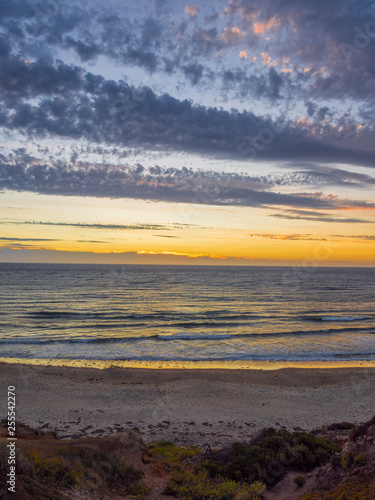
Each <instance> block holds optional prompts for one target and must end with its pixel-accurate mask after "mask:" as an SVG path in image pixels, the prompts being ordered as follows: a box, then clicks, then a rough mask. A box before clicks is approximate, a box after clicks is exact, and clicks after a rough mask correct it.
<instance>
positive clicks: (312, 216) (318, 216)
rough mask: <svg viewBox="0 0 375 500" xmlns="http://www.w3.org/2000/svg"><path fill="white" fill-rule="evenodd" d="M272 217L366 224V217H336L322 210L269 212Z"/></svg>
mask: <svg viewBox="0 0 375 500" xmlns="http://www.w3.org/2000/svg"><path fill="white" fill-rule="evenodd" d="M271 216H272V217H276V218H278V219H287V220H307V221H312V222H340V223H349V224H362V223H366V224H368V223H369V221H368V220H366V219H358V218H349V217H336V216H332V215H328V214H325V213H324V212H314V211H304V210H284V211H283V213H274V214H271Z"/></svg>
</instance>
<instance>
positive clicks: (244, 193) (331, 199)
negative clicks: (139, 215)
mask: <svg viewBox="0 0 375 500" xmlns="http://www.w3.org/2000/svg"><path fill="white" fill-rule="evenodd" d="M0 179H1V185H0V187H2V188H3V189H9V190H16V191H31V192H37V193H43V194H56V195H57V194H58V195H68V196H69V195H72V196H73V195H74V196H77V195H78V196H93V197H111V198H135V199H144V200H153V201H167V202H176V203H197V204H205V205H208V204H212V205H232V206H248V207H269V206H288V207H296V208H313V209H314V208H315V209H327V210H332V209H343V208H375V204H374V203H367V202H363V201H353V200H340V199H338V198H337V197H335V196H332V195H328V196H324V194H323V193H321V192H313V193H309V192H302V193H295V194H283V193H279V192H274V191H271V188H272V187H273V185H274V183H273V181H272V178H271V179H269V178H267V177H264V176H249V175H245V174H233V173H224V172H222V173H218V172H204V171H194V170H192V169H188V168H185V167H184V168H182V169H176V168H167V169H162V168H160V167H159V166H155V167H150V168H148V169H146V168H144V167H143V166H142V165H136V166H134V167H131V166H127V167H124V166H116V165H102V164H98V165H95V164H90V163H84V162H78V163H76V164H66V163H63V162H61V161H59V162H55V163H43V162H41V161H39V160H36V159H32V158H30V157H29V156H27V155H26V157H25V158H24V157H23V156H18V157H11V158H8V159H6V158H5V157H3V158H1V159H0ZM111 227H112V226H111ZM128 228H130V227H128ZM148 228H149V229H152V226H149V227H148Z"/></svg>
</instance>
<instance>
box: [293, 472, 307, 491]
mask: <svg viewBox="0 0 375 500" xmlns="http://www.w3.org/2000/svg"><path fill="white" fill-rule="evenodd" d="M293 482H294V483H295V484H296V485H297V486H298V487H299V488H302V486H303V485H304V484H305V482H306V479H305V478H304V476H301V475H300V474H299V475H298V476H294V478H293Z"/></svg>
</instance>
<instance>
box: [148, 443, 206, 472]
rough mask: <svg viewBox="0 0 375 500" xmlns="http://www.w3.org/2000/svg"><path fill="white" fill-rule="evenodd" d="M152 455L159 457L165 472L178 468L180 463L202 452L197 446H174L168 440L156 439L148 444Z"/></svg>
mask: <svg viewBox="0 0 375 500" xmlns="http://www.w3.org/2000/svg"><path fill="white" fill-rule="evenodd" d="M148 451H149V453H150V454H151V455H152V456H155V457H157V458H159V459H160V465H161V467H162V468H163V469H164V470H165V471H166V472H171V471H173V470H178V469H179V468H180V465H181V464H183V463H185V462H186V461H188V460H189V459H193V458H194V457H197V456H199V455H201V454H202V449H201V448H200V447H199V446H186V447H181V446H176V445H175V444H173V443H171V442H170V441H156V442H154V443H151V444H149V445H148Z"/></svg>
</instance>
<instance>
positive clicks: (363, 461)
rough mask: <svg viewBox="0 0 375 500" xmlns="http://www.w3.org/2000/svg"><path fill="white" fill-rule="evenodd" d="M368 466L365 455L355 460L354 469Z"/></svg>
mask: <svg viewBox="0 0 375 500" xmlns="http://www.w3.org/2000/svg"><path fill="white" fill-rule="evenodd" d="M366 464H367V457H366V456H365V455H363V454H359V455H357V456H356V457H355V458H354V462H353V467H362V466H363V465H366Z"/></svg>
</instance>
